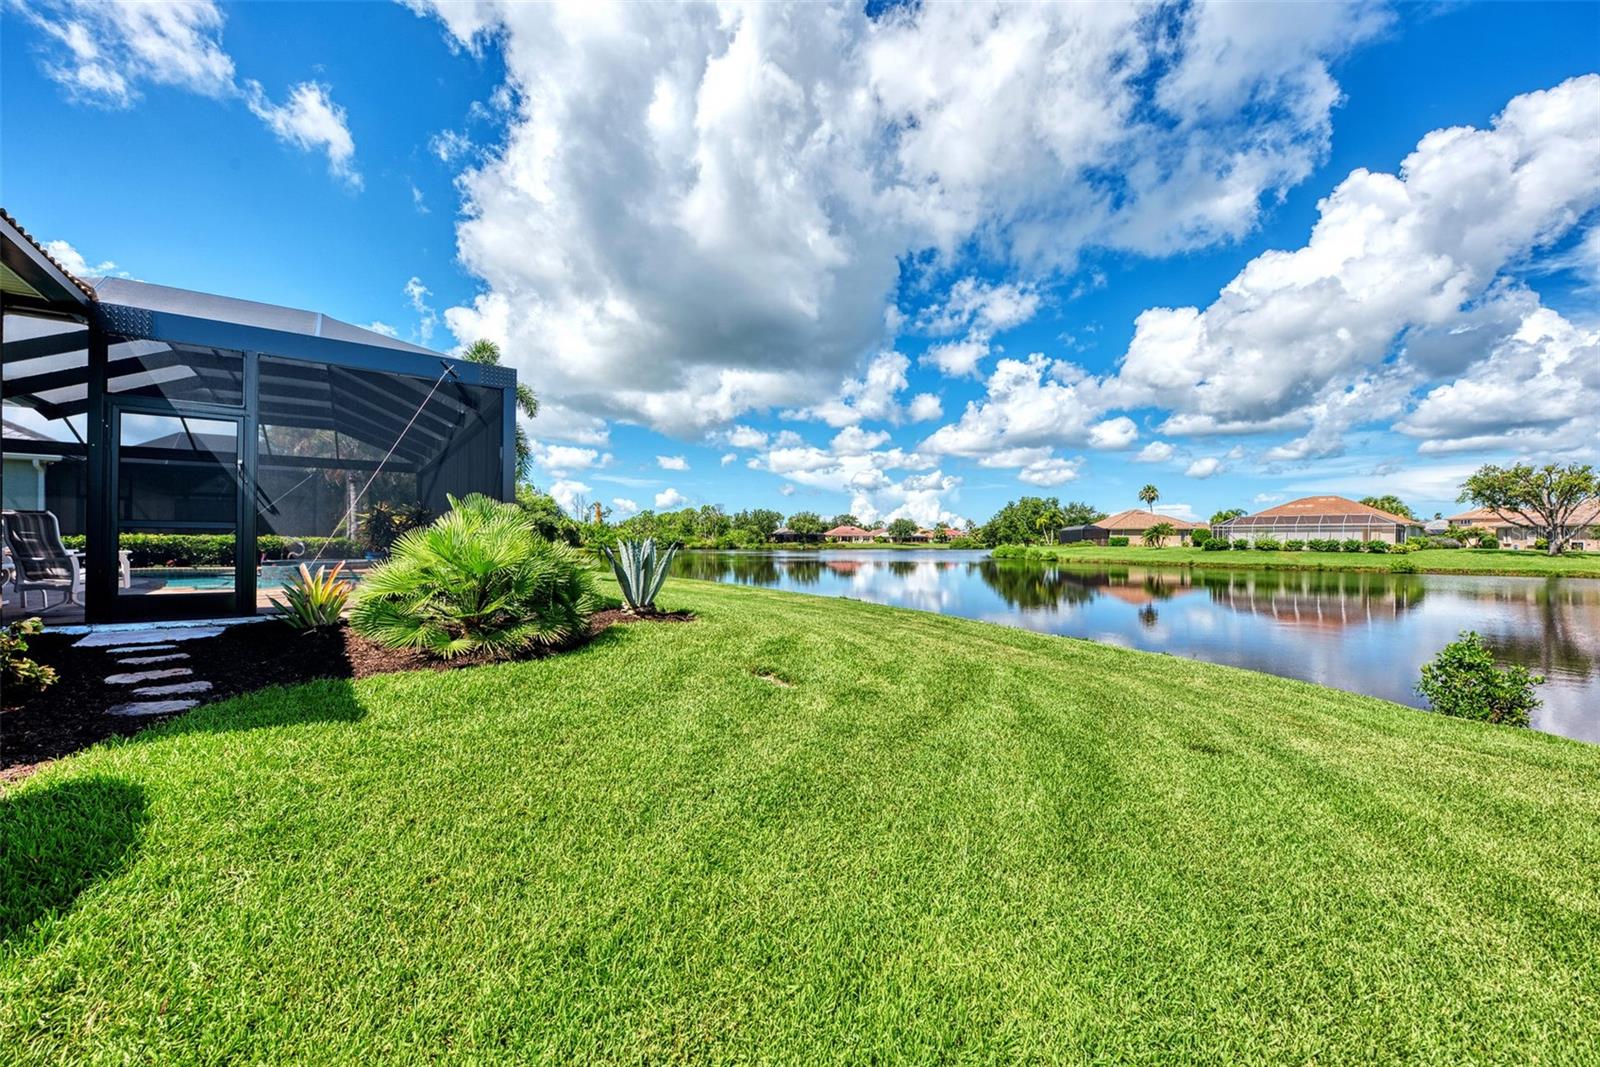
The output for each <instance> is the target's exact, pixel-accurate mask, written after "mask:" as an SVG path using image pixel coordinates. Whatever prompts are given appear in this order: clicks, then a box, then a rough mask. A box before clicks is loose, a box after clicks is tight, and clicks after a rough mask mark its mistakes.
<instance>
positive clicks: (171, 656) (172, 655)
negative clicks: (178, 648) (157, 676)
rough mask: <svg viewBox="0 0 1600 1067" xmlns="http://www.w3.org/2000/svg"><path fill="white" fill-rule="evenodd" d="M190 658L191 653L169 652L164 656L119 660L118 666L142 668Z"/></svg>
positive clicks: (131, 657) (132, 657)
mask: <svg viewBox="0 0 1600 1067" xmlns="http://www.w3.org/2000/svg"><path fill="white" fill-rule="evenodd" d="M188 658H189V653H187V652H168V653H167V654H166V655H164V656H129V657H128V658H126V659H119V660H117V666H119V667H138V666H142V665H144V664H146V663H169V662H171V661H172V660H175V659H188Z"/></svg>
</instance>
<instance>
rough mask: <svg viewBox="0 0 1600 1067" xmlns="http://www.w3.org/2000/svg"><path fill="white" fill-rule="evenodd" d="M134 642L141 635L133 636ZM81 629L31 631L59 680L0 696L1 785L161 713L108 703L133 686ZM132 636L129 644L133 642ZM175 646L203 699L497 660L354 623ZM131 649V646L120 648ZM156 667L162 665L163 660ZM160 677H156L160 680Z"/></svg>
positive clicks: (270, 628) (238, 630)
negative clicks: (200, 683) (397, 642)
mask: <svg viewBox="0 0 1600 1067" xmlns="http://www.w3.org/2000/svg"><path fill="white" fill-rule="evenodd" d="M693 618H694V616H693V615H692V614H690V613H689V612H662V613H660V614H656V615H649V616H637V615H630V614H628V613H627V612H624V611H618V610H614V609H613V610H607V611H600V612H596V613H595V615H594V616H593V618H592V619H591V621H590V625H589V633H588V634H587V635H585V636H584V638H583V639H582V640H579V641H574V642H572V643H571V644H570V645H567V646H564V647H562V648H558V649H553V650H539V651H537V652H534V653H531V654H530V655H528V656H527V657H525V658H529V659H534V658H541V657H543V656H547V655H552V654H559V653H560V652H567V651H571V650H572V649H575V648H579V647H581V646H582V645H584V644H587V643H588V642H589V641H590V640H591V639H593V637H594V635H595V634H598V633H599V632H600V631H602V630H604V629H606V628H607V627H609V626H612V625H615V624H617V623H632V622H688V621H690V620H691V619H693ZM129 637H130V638H133V639H134V640H137V637H138V635H137V634H130V635H129ZM77 639H78V638H77V637H76V636H70V635H66V634H55V633H44V634H39V635H37V636H33V637H30V638H28V646H29V651H28V655H29V656H31V657H32V658H33V659H36V660H38V661H39V662H40V663H43V664H45V665H47V666H50V667H54V668H55V669H56V682H55V684H54V685H52V686H51V687H50V688H48V689H46V690H45V691H44V692H43V693H41V694H39V695H37V696H35V697H33V698H32V699H30V700H26V701H24V702H22V703H20V704H18V705H16V706H12V704H11V694H9V693H7V694H3V695H0V705H3V706H0V782H3V781H14V780H17V779H20V778H24V777H26V776H27V775H29V774H31V773H33V772H34V771H35V770H37V769H38V768H39V767H40V766H42V765H43V764H45V763H48V762H50V761H51V760H54V759H59V758H61V757H62V756H65V755H69V754H70V753H73V752H76V751H78V750H79V749H81V748H87V747H88V746H90V745H92V744H94V743H95V742H97V741H100V740H103V739H104V738H107V737H118V736H128V735H131V734H135V733H138V732H139V731H140V730H142V729H144V728H145V727H147V726H149V725H150V724H151V723H152V722H159V721H161V718H157V717H149V718H135V719H130V718H122V717H119V716H115V715H107V714H106V713H105V712H106V709H107V708H109V707H112V706H113V705H116V704H120V703H123V702H125V701H127V700H130V699H137V698H133V697H130V696H129V695H128V689H129V687H127V686H115V685H107V684H106V683H105V682H104V681H103V680H102V679H104V678H105V677H106V675H108V674H114V673H116V672H117V671H118V670H129V669H134V668H127V667H120V668H119V667H118V666H117V665H116V659H117V657H115V656H111V655H108V654H107V653H106V652H105V651H104V650H102V649H99V648H74V647H72V642H74V641H76V640H77ZM130 643H133V642H132V641H130ZM173 651H182V652H187V653H189V657H190V658H189V659H188V660H186V661H183V666H186V667H189V668H190V669H191V670H193V671H194V675H193V676H194V677H195V678H197V679H204V680H205V681H208V682H210V683H211V689H210V690H208V691H207V692H206V693H205V694H204V695H203V696H202V698H201V699H202V700H203V701H204V702H206V703H210V702H212V701H217V700H223V699H226V698H227V697H231V696H238V695H239V694H240V693H248V692H251V691H252V690H256V689H264V688H266V687H267V686H269V685H295V684H298V683H300V682H309V681H312V680H313V679H316V678H368V677H371V676H372V675H375V674H389V673H392V672H394V671H419V670H432V671H448V670H458V669H460V668H463V667H477V666H482V665H483V664H485V663H489V662H495V661H493V660H490V659H489V658H487V657H482V656H460V657H457V658H455V659H452V660H449V661H441V660H436V659H431V658H429V657H428V656H426V655H424V654H423V653H421V652H403V651H396V650H394V649H388V648H382V647H380V646H378V645H375V644H372V643H371V642H370V641H367V640H366V639H364V638H362V637H359V636H357V635H356V633H355V632H354V631H352V630H351V629H350V628H349V627H348V626H343V625H341V626H339V627H337V628H333V629H327V630H314V631H311V632H309V633H302V632H300V631H298V630H293V629H290V628H289V627H288V626H284V625H281V624H280V623H277V622H271V621H269V622H258V623H250V624H247V625H242V626H232V627H229V628H228V629H226V630H224V631H222V633H220V634H219V635H217V636H216V637H212V638H200V639H196V640H193V641H181V642H179V643H178V645H177V648H176V649H174V650H173ZM122 655H125V656H126V655H132V653H122ZM157 666H165V664H159V665H157ZM157 684H159V683H157Z"/></svg>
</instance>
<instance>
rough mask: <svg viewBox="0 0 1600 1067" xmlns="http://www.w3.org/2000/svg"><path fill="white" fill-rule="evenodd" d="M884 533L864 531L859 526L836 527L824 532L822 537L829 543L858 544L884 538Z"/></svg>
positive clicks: (880, 531)
mask: <svg viewBox="0 0 1600 1067" xmlns="http://www.w3.org/2000/svg"><path fill="white" fill-rule="evenodd" d="M882 535H883V531H882V530H878V531H876V532H874V531H872V530H863V529H862V528H861V527H859V526H835V527H834V528H833V529H831V530H826V531H824V532H823V534H822V536H823V537H824V538H826V539H827V540H829V541H837V542H839V543H841V544H858V543H861V542H863V541H866V542H870V541H871V540H872V539H873V538H874V537H878V536H882Z"/></svg>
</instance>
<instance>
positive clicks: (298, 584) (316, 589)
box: [268, 562, 351, 630]
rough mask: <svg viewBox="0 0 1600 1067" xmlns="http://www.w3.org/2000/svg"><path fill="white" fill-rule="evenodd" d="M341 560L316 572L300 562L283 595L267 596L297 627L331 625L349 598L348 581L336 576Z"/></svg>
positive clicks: (334, 623) (308, 628) (305, 628)
mask: <svg viewBox="0 0 1600 1067" xmlns="http://www.w3.org/2000/svg"><path fill="white" fill-rule="evenodd" d="M342 570H344V563H343V562H340V563H336V564H335V565H334V567H333V569H332V570H331V571H330V570H329V569H328V568H326V567H318V568H317V571H316V573H315V574H313V573H311V571H310V570H308V569H307V568H306V565H305V564H304V563H302V564H300V574H299V575H298V576H297V577H295V578H293V579H291V580H290V581H289V582H288V583H287V584H285V585H284V587H283V597H284V598H283V599H282V600H279V599H278V598H277V597H269V598H268V599H270V600H271V601H272V603H273V604H275V605H277V607H278V610H279V611H281V612H283V621H284V622H286V623H288V624H289V625H290V626H293V627H294V628H295V629H296V630H315V629H316V628H317V627H319V626H333V625H336V624H337V623H338V622H339V616H340V615H342V614H344V605H345V602H346V601H347V600H349V599H350V589H351V585H350V583H349V582H347V581H340V580H339V572H340V571H342Z"/></svg>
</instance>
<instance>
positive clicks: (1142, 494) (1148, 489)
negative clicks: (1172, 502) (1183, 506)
mask: <svg viewBox="0 0 1600 1067" xmlns="http://www.w3.org/2000/svg"><path fill="white" fill-rule="evenodd" d="M1139 499H1140V500H1142V501H1143V502H1144V506H1145V507H1147V508H1153V507H1155V506H1156V501H1157V500H1160V499H1161V490H1159V489H1157V488H1156V487H1155V486H1153V485H1147V486H1145V487H1144V488H1143V489H1141V490H1139Z"/></svg>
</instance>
